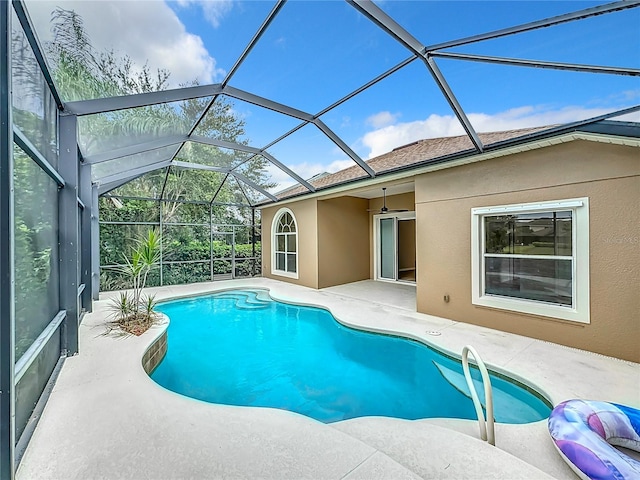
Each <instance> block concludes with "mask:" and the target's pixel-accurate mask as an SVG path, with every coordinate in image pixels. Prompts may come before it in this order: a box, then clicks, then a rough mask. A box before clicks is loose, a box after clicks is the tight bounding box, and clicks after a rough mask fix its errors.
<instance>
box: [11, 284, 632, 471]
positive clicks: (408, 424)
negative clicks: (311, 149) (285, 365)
mask: <svg viewBox="0 0 640 480" xmlns="http://www.w3.org/2000/svg"><path fill="white" fill-rule="evenodd" d="M246 287H258V288H267V289H269V291H270V294H271V295H272V297H273V298H274V299H276V300H284V301H291V302H297V303H303V304H314V305H322V306H325V307H327V308H329V309H330V310H331V312H332V313H333V314H334V316H336V317H337V318H338V319H339V320H340V321H341V322H343V323H345V324H347V325H351V326H354V327H361V328H367V329H370V330H378V331H384V332H391V333H399V334H403V335H405V336H409V337H412V338H416V339H421V340H422V341H424V342H427V343H430V344H432V345H434V346H436V347H438V348H440V349H442V350H445V351H447V352H450V353H453V354H454V355H457V356H459V355H460V352H461V350H462V348H463V346H464V345H468V344H470V345H473V346H474V347H475V348H476V349H477V350H478V352H479V353H480V355H481V356H482V358H483V359H484V361H485V362H486V363H487V365H488V366H490V367H491V368H493V369H495V370H497V371H504V372H507V371H508V372H510V374H511V375H512V376H513V377H515V378H518V379H520V380H522V381H525V382H526V383H528V384H530V385H532V386H535V387H536V388H537V389H539V391H541V392H542V393H544V394H545V395H546V396H547V397H548V398H549V399H550V400H551V401H552V403H554V404H556V403H558V402H560V401H562V400H565V399H569V398H585V399H596V400H604V401H614V402H617V403H623V404H627V405H632V406H635V407H639V406H640V365H639V364H635V363H631V362H626V361H622V360H617V359H614V358H610V357H605V356H602V355H598V354H593V353H589V352H584V351H580V350H576V349H572V348H568V347H563V346H560V345H555V344H551V343H547V342H542V341H539V340H534V339H531V338H527V337H521V336H517V335H512V334H508V333H504V332H500V331H495V330H490V329H486V328H481V327H476V326H473V325H469V324H464V323H458V322H453V321H451V320H446V319H442V318H437V317H432V316H428V315H423V314H419V313H416V312H415V304H414V306H413V307H412V306H411V291H410V290H408V289H410V288H411V287H407V286H396V285H386V286H385V285H379V284H376V283H375V282H366V281H365V282H358V283H356V284H349V285H345V286H341V287H332V288H328V289H324V290H313V289H308V288H305V287H299V286H295V285H291V284H287V283H283V282H277V281H273V280H269V279H264V278H255V279H246V280H234V281H220V282H213V283H201V284H193V285H181V286H172V287H161V288H153V289H148V290H149V291H150V292H153V293H156V294H157V297H156V298H157V299H166V298H173V297H180V296H189V295H196V294H199V293H206V292H211V291H216V290H222V289H229V288H246ZM385 287H386V288H385ZM394 287H396V288H394ZM379 288H384V292H385V294H384V295H383V296H381V295H380V291H378V289H379ZM108 297H109V296H108V295H104V296H103V297H101V300H100V301H98V302H95V303H94V312H93V313H92V314H89V315H86V316H85V318H84V321H83V323H82V325H81V326H80V354H79V355H77V356H74V357H70V358H68V359H66V361H65V363H64V365H63V367H62V370H61V372H60V375H59V377H58V380H57V383H56V384H55V386H54V388H53V391H52V393H51V396H50V398H49V401H48V403H47V405H46V407H45V409H44V412H43V414H42V416H41V419H40V421H39V423H38V425H37V427H36V429H35V432H34V435H33V437H32V439H31V442H30V444H29V446H28V448H27V450H26V452H25V454H24V456H23V458H22V461H21V463H20V467H19V470H18V473H17V478H18V479H19V480H27V479H35V478H37V479H61V478H77V479H89V478H131V479H142V478H149V479H165V478H252V479H253V478H274V479H301V478H309V479H342V478H348V479H371V480H375V479H405V478H406V479H416V478H456V479H457V478H508V479H511V478H531V479H538V478H567V479H571V478H574V479H575V478H576V477H575V475H574V474H573V473H572V472H571V470H570V469H569V468H568V467H567V466H566V465H565V464H564V462H563V461H562V460H561V459H560V456H559V455H558V454H557V453H556V451H555V449H554V447H553V445H552V442H551V440H550V438H549V436H548V433H547V428H546V422H537V423H534V424H529V425H502V424H498V425H497V426H496V427H497V428H496V446H497V448H496V447H492V446H490V445H488V444H487V443H485V442H482V441H480V440H479V439H478V438H477V437H478V426H477V422H475V421H465V420H450V419H432V420H419V421H405V420H397V419H390V418H382V417H367V418H358V419H353V420H348V421H344V422H338V423H334V424H330V425H326V424H322V423H320V422H316V421H314V420H312V419H309V418H307V417H304V416H301V415H297V414H294V413H290V412H286V411H283V410H276V409H262V408H249V407H233V406H224V405H214V404H208V403H204V402H200V401H197V400H193V399H189V398H186V397H183V396H180V395H178V394H175V393H173V392H170V391H167V390H165V389H163V388H162V387H159V386H158V385H157V384H155V383H154V382H153V381H152V380H151V379H150V378H149V377H148V376H147V374H146V373H145V371H144V370H143V368H142V362H141V360H142V356H143V354H144V352H145V350H146V349H147V348H148V346H149V345H150V344H151V343H152V342H153V340H154V339H155V338H157V336H158V335H159V334H160V333H161V332H162V331H163V328H164V327H162V326H155V327H153V328H152V329H151V330H150V331H149V332H147V333H145V334H144V335H142V336H140V337H131V336H130V337H121V336H115V335H113V334H109V335H105V334H104V333H105V331H106V328H105V321H106V319H107V314H108V312H107V308H106V306H107V304H108V300H107V298H108ZM414 301H415V300H414ZM430 331H438V332H440V335H439V336H432V335H429V334H428V333H427V332H430Z"/></svg>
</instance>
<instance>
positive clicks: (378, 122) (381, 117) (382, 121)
mask: <svg viewBox="0 0 640 480" xmlns="http://www.w3.org/2000/svg"><path fill="white" fill-rule="evenodd" d="M399 117H400V114H399V113H391V112H387V111H385V112H379V113H376V114H374V115H371V116H370V117H368V118H367V119H366V120H365V123H366V124H367V125H371V126H372V127H373V128H382V127H386V126H387V125H391V124H392V123H394V122H395V121H396V120H397V119H398V118H399Z"/></svg>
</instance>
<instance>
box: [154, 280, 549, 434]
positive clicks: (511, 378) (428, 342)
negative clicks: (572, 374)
mask: <svg viewBox="0 0 640 480" xmlns="http://www.w3.org/2000/svg"><path fill="white" fill-rule="evenodd" d="M243 290H245V291H246V290H253V291H261V292H266V293H267V294H268V295H269V297H270V298H271V299H272V300H274V301H277V302H281V303H285V304H288V305H293V306H301V307H313V308H318V309H321V310H324V311H326V312H328V313H329V314H331V316H332V317H333V319H334V320H335V321H336V322H337V323H339V324H340V325H343V326H344V327H347V328H351V329H353V330H356V331H362V332H367V333H374V334H380V335H386V336H391V337H397V338H402V339H407V340H413V341H415V342H418V343H420V344H422V345H424V346H425V347H427V348H430V349H432V350H435V351H436V352H438V353H440V354H442V355H444V356H446V357H449V358H451V359H453V360H455V361H457V362H461V360H462V354H461V352H460V353H456V352H455V351H453V350H451V349H448V348H446V347H445V346H442V345H439V344H437V343H435V342H434V340H433V339H431V338H428V337H426V336H425V337H423V336H420V335H417V334H414V333H413V332H409V331H406V330H401V329H397V328H396V329H394V328H380V327H375V326H368V325H363V324H358V323H355V322H352V321H349V320H345V319H344V318H342V317H341V316H340V315H339V314H337V313H336V312H335V311H334V310H333V309H332V308H331V307H330V306H326V305H322V304H320V303H315V302H309V301H303V300H299V299H295V298H290V297H280V296H279V295H278V293H277V292H274V291H273V288H270V287H264V286H251V285H242V287H239V286H236V287H223V288H220V289H215V290H209V291H206V292H198V293H191V294H184V295H177V296H171V297H167V298H164V299H162V300H161V301H159V302H158V303H159V304H163V303H170V302H174V301H180V300H188V299H191V298H198V297H204V296H207V295H214V294H219V293H224V292H231V291H243ZM165 316H166V315H165ZM167 327H168V324H167ZM156 341H157V340H156ZM151 347H152V346H150V348H151ZM480 354H481V352H480ZM481 355H482V354H481ZM160 361H161V359H160ZM158 363H159V362H158ZM469 363H470V364H471V365H475V361H474V359H472V358H470V359H469ZM485 363H486V365H487V368H488V369H489V372H490V373H491V374H493V375H495V376H497V377H500V378H502V379H503V380H505V381H508V382H510V383H512V384H514V385H516V386H518V387H520V388H523V389H525V390H527V391H528V392H529V393H531V394H532V395H534V396H536V397H538V398H539V399H540V400H541V401H543V403H545V404H547V406H548V407H549V408H550V409H552V408H553V406H554V405H555V404H556V403H554V402H553V400H552V396H551V395H550V394H549V393H548V392H547V391H546V390H545V389H544V388H542V387H540V386H539V385H537V384H536V382H533V381H531V380H529V379H528V378H526V377H525V376H522V375H520V374H518V373H517V372H513V371H511V370H508V369H506V368H503V367H500V366H497V365H495V364H493V363H492V362H490V361H486V362H485ZM150 375H151V374H150V373H149V377H150ZM150 378H151V377H150ZM154 383H155V382H154ZM158 386H160V385H158ZM160 387H161V386H160ZM161 388H162V387H161ZM438 418H439V417H438ZM470 421H472V422H477V420H470ZM546 421H547V419H546V418H543V419H541V420H537V421H534V422H527V423H539V422H546ZM336 423H339V422H336Z"/></svg>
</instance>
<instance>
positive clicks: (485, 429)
mask: <svg viewBox="0 0 640 480" xmlns="http://www.w3.org/2000/svg"><path fill="white" fill-rule="evenodd" d="M469 353H471V355H473V358H474V359H475V361H476V364H477V366H478V370H480V375H481V376H482V384H483V385H484V398H485V402H486V411H487V417H486V419H485V416H484V412H483V411H482V404H481V403H480V399H479V398H478V392H476V387H475V386H474V384H473V380H472V379H471V372H470V371H469ZM462 370H463V371H464V378H465V380H466V381H467V387H468V388H469V391H470V393H471V399H472V400H473V406H474V407H475V409H476V415H477V416H478V424H479V426H480V438H481V439H482V440H485V441H487V442H489V443H490V444H491V445H494V446H495V444H496V435H495V426H494V418H493V393H492V390H491V379H490V378H489V371H488V370H487V367H486V365H485V364H484V362H483V361H482V358H480V355H479V354H478V352H477V351H476V349H475V348H473V347H472V346H471V345H466V346H465V347H464V348H463V349H462Z"/></svg>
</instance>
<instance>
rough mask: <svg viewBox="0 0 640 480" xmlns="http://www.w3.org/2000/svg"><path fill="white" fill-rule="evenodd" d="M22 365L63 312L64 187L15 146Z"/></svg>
mask: <svg viewBox="0 0 640 480" xmlns="http://www.w3.org/2000/svg"><path fill="white" fill-rule="evenodd" d="M13 155H14V185H15V213H14V225H15V271H16V278H15V309H16V313H15V315H16V352H15V358H16V361H17V360H18V359H19V358H20V357H21V356H22V354H23V353H24V352H25V351H26V350H27V348H29V346H30V345H31V344H32V343H33V341H34V340H35V339H36V338H37V337H38V335H40V333H42V331H43V330H44V328H45V327H46V326H47V325H48V324H49V322H50V321H51V320H52V319H53V317H54V316H55V315H56V314H57V313H58V310H59V283H58V231H57V225H58V186H57V184H56V183H55V182H54V181H53V180H52V179H51V178H50V177H49V176H48V175H47V174H46V173H44V171H43V170H41V169H40V167H38V165H36V164H35V163H34V162H33V161H32V160H31V158H29V157H28V156H27V155H26V154H25V153H24V152H23V151H22V150H21V149H20V148H19V147H17V146H16V145H15V144H14V146H13Z"/></svg>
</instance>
